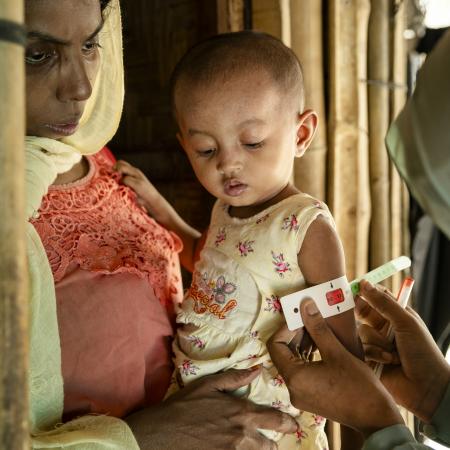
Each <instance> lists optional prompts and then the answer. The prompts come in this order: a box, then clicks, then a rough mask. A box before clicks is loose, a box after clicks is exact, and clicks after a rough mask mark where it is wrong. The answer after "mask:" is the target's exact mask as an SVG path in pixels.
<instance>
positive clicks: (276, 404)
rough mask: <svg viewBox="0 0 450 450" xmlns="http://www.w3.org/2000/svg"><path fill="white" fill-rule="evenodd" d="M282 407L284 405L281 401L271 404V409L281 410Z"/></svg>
mask: <svg viewBox="0 0 450 450" xmlns="http://www.w3.org/2000/svg"><path fill="white" fill-rule="evenodd" d="M283 407H284V405H283V402H282V401H281V400H275V401H274V402H272V408H275V409H281V408H283Z"/></svg>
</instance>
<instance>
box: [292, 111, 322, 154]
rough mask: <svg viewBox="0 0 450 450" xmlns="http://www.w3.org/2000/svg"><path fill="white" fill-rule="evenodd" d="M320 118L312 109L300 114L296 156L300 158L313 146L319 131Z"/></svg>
mask: <svg viewBox="0 0 450 450" xmlns="http://www.w3.org/2000/svg"><path fill="white" fill-rule="evenodd" d="M318 121H319V118H318V117H317V114H316V112H315V111H313V110H312V109H307V110H306V111H304V112H302V113H299V114H298V123H297V144H296V145H297V149H296V152H295V156H296V157H298V158H300V157H301V156H303V154H304V153H305V151H306V149H307V148H308V147H309V145H310V144H311V141H312V140H313V138H314V135H315V134H316V130H317V124H318Z"/></svg>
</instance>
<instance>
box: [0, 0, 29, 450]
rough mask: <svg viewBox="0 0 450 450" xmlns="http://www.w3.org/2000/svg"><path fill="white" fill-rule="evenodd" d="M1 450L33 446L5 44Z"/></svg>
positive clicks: (19, 93) (20, 181) (5, 46)
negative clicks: (29, 428) (29, 421)
mask: <svg viewBox="0 0 450 450" xmlns="http://www.w3.org/2000/svg"><path fill="white" fill-rule="evenodd" d="M0 19H4V20H9V21H12V22H15V23H23V2H22V1H19V0H10V1H8V0H0ZM0 60H1V61H2V70H1V71H0V211H1V213H2V220H0V274H1V278H0V324H1V330H0V332H1V334H0V358H1V364H0V448H2V449H8V450H19V449H26V448H29V447H30V444H29V441H28V436H29V432H28V390H27V386H28V378H27V367H28V364H27V354H28V336H27V268H26V256H25V254H26V250H25V248H26V244H25V223H26V220H25V186H24V179H25V173H24V150H23V146H24V134H25V120H24V110H25V106H24V91H25V81H24V76H25V75H24V63H23V61H24V51H23V48H22V47H21V46H20V45H18V44H15V43H11V42H8V41H0Z"/></svg>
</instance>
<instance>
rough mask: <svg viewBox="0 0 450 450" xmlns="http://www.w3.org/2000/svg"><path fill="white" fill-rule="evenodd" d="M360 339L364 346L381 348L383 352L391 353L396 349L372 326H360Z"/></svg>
mask: <svg viewBox="0 0 450 450" xmlns="http://www.w3.org/2000/svg"><path fill="white" fill-rule="evenodd" d="M358 333H359V337H360V339H361V342H362V344H363V345H364V346H366V345H372V346H375V347H379V348H380V349H381V351H386V352H391V351H392V350H393V349H394V345H393V343H392V342H391V341H389V339H387V338H386V337H385V335H384V334H381V333H380V332H378V331H377V330H375V329H374V328H372V327H371V326H370V325H365V324H363V325H360V326H359V328H358Z"/></svg>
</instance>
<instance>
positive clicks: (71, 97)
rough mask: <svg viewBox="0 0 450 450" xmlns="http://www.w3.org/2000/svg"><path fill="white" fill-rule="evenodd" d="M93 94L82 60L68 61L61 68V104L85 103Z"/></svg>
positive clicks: (59, 92) (58, 95) (58, 93)
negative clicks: (71, 102)
mask: <svg viewBox="0 0 450 450" xmlns="http://www.w3.org/2000/svg"><path fill="white" fill-rule="evenodd" d="M91 94H92V84H91V81H90V80H89V77H88V73H87V70H86V64H85V62H84V61H82V60H76V59H73V60H71V61H66V63H65V64H64V65H63V66H62V67H61V71H60V82H59V87H58V92H57V97H58V99H59V100H60V101H61V102H70V101H76V102H83V101H86V100H87V99H88V98H89V97H90V96H91Z"/></svg>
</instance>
